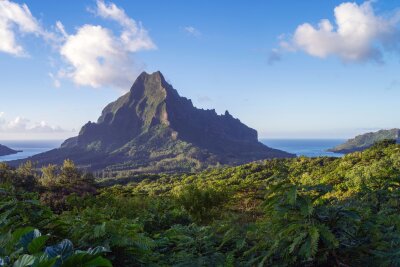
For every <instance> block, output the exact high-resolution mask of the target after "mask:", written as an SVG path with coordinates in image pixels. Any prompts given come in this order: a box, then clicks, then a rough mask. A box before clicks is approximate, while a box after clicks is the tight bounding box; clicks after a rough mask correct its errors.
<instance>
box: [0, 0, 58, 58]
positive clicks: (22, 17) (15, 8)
mask: <svg viewBox="0 0 400 267" xmlns="http://www.w3.org/2000/svg"><path fill="white" fill-rule="evenodd" d="M17 34H34V35H36V36H41V37H44V38H45V39H48V38H52V37H53V36H52V34H50V33H47V32H46V31H45V30H43V29H42V27H41V26H40V24H39V22H38V21H37V20H36V18H35V17H34V16H32V14H31V12H30V10H29V8H28V6H27V5H25V4H22V5H19V4H17V3H13V2H11V1H8V0H0V51H1V52H5V53H9V54H13V55H15V56H26V55H27V53H26V51H25V50H24V48H23V47H22V45H21V44H19V42H18V40H17Z"/></svg>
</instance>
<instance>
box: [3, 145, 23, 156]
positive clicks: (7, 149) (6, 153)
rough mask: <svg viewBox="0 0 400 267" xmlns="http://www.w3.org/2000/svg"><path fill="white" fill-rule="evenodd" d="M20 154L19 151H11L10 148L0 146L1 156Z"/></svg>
mask: <svg viewBox="0 0 400 267" xmlns="http://www.w3.org/2000/svg"><path fill="white" fill-rule="evenodd" d="M18 152H21V151H17V150H14V149H11V148H9V147H6V146H3V145H0V156H7V155H12V154H17V153H18Z"/></svg>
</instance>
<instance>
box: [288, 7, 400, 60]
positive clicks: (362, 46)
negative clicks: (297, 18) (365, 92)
mask: <svg viewBox="0 0 400 267" xmlns="http://www.w3.org/2000/svg"><path fill="white" fill-rule="evenodd" d="M334 15H335V23H336V25H333V24H332V23H331V22H330V21H329V20H327V19H322V20H321V21H320V22H319V24H318V26H317V27H315V26H313V25H311V24H309V23H304V24H302V25H300V26H298V27H297V29H296V31H295V32H294V34H293V37H292V39H291V40H289V41H281V43H280V46H281V49H283V50H294V51H296V50H301V51H304V52H306V53H307V54H309V55H311V56H315V57H319V58H326V57H328V56H330V55H336V56H338V57H339V58H340V59H342V60H343V61H345V62H363V61H368V60H373V61H376V62H381V61H382V54H383V52H384V51H393V50H397V49H398V48H399V45H398V41H399V38H398V36H399V30H398V27H397V26H398V23H399V18H400V17H399V13H397V14H395V15H394V16H391V17H384V16H378V15H376V14H375V12H374V10H373V8H372V4H371V1H367V2H364V3H363V4H360V5H358V4H356V3H350V2H346V3H342V4H340V5H339V6H337V7H336V8H335V9H334Z"/></svg>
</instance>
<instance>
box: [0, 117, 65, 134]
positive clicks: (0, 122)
mask: <svg viewBox="0 0 400 267" xmlns="http://www.w3.org/2000/svg"><path fill="white" fill-rule="evenodd" d="M4 114H5V113H4V112H0V133H62V132H67V131H66V130H64V129H62V128H60V127H59V126H52V125H48V124H47V123H46V122H45V121H41V122H32V121H31V120H29V119H26V118H23V117H20V116H18V117H16V118H14V119H12V120H7V119H6V118H5V117H4Z"/></svg>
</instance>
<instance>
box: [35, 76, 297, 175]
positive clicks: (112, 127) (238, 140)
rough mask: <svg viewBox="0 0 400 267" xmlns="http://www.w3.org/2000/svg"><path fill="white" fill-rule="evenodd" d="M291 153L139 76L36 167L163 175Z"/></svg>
mask: <svg viewBox="0 0 400 267" xmlns="http://www.w3.org/2000/svg"><path fill="white" fill-rule="evenodd" d="M286 157H294V155H292V154H289V153H286V152H283V151H280V150H276V149H272V148H269V147H267V146H265V145H263V144H261V143H260V142H258V137H257V131H256V130H254V129H251V128H249V127H247V126H246V125H244V124H243V123H241V122H240V121H239V120H238V119H235V118H234V117H233V116H232V115H230V114H229V112H228V111H226V112H225V114H223V115H217V113H216V112H215V110H203V109H197V108H195V107H194V106H193V104H192V101H191V100H189V99H187V98H184V97H181V96H180V95H179V94H178V92H177V91H176V90H175V89H174V88H173V87H172V86H171V85H170V84H168V83H167V82H166V81H165V79H164V77H163V75H162V74H161V73H160V72H155V73H153V74H147V73H145V72H143V73H142V74H141V75H139V77H138V78H137V79H136V81H135V82H134V84H133V85H132V87H131V89H130V91H129V92H128V93H127V94H125V95H123V96H122V97H120V98H119V99H117V100H116V101H115V102H112V103H110V104H109V105H107V106H106V107H105V108H104V110H103V112H102V114H101V116H100V117H99V119H98V121H97V122H88V123H87V124H86V125H84V126H83V127H82V129H81V131H80V132H79V135H78V136H77V137H73V138H70V139H68V140H66V141H65V142H64V143H63V144H62V145H61V147H60V148H58V149H55V150H52V151H49V152H46V153H42V154H39V155H36V156H34V157H32V158H30V160H33V161H36V162H38V163H39V165H44V164H49V163H61V162H62V161H63V160H64V159H65V158H69V159H72V160H73V161H75V163H77V164H78V165H79V166H81V167H84V168H87V169H89V170H107V171H123V170H134V171H137V172H163V171H180V170H196V169H203V168H206V167H208V166H215V165H220V164H229V165H236V164H242V163H245V162H250V161H255V160H260V159H270V158H286Z"/></svg>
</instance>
